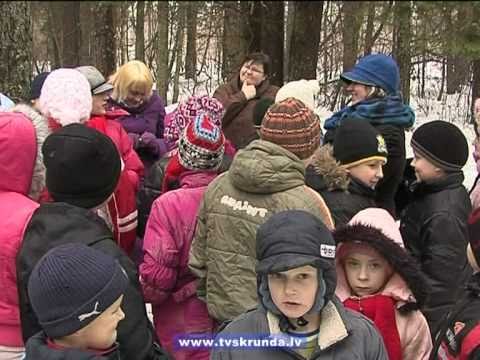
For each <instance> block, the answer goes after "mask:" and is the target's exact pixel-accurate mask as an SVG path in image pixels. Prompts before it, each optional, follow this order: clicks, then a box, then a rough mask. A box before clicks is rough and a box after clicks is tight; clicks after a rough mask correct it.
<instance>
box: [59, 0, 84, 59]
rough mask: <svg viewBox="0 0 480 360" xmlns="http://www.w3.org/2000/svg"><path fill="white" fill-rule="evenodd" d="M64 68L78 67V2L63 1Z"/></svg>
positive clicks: (79, 36)
mask: <svg viewBox="0 0 480 360" xmlns="http://www.w3.org/2000/svg"><path fill="white" fill-rule="evenodd" d="M62 4H63V19H62V20H63V61H62V66H64V67H75V66H79V65H80V38H81V35H80V1H63V2H62Z"/></svg>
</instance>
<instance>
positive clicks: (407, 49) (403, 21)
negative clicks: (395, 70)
mask: <svg viewBox="0 0 480 360" xmlns="http://www.w3.org/2000/svg"><path fill="white" fill-rule="evenodd" d="M411 15H412V8H411V4H410V2H409V1H397V2H395V8H394V15H393V16H394V20H395V21H394V29H393V56H394V58H395V59H396V60H397V63H398V67H399V69H400V84H401V85H400V90H401V93H402V95H403V100H404V102H405V103H406V104H409V103H410V69H411V43H410V40H411V37H412V33H411V20H410V19H411Z"/></svg>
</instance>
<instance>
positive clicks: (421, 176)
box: [410, 151, 445, 183]
mask: <svg viewBox="0 0 480 360" xmlns="http://www.w3.org/2000/svg"><path fill="white" fill-rule="evenodd" d="M413 154H414V157H413V160H412V162H411V164H410V165H411V166H412V167H413V168H414V169H415V176H416V178H417V181H418V182H425V183H428V182H432V181H434V180H436V179H439V178H441V177H443V175H444V174H445V172H444V171H443V170H442V169H440V168H438V167H436V166H435V165H433V164H432V163H431V162H430V161H428V160H427V159H426V158H424V157H422V156H420V155H419V154H418V153H416V152H415V151H414V152H413Z"/></svg>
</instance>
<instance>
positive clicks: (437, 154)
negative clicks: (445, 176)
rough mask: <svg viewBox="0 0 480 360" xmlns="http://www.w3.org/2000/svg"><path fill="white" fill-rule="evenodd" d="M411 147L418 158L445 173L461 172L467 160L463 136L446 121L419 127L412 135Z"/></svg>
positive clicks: (466, 148) (466, 147)
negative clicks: (420, 157)
mask: <svg viewBox="0 0 480 360" xmlns="http://www.w3.org/2000/svg"><path fill="white" fill-rule="evenodd" d="M447 144H448V146H447ZM411 145H412V148H413V150H414V151H415V152H417V153H418V154H419V155H420V156H422V157H425V158H426V159H428V160H429V161H430V162H431V163H432V164H434V165H435V166H437V167H439V168H440V169H443V170H445V171H461V170H462V167H463V166H464V165H465V163H466V162H467V160H468V143H467V139H465V135H463V133H462V132H461V130H460V129H459V128H458V127H456V126H455V125H453V124H451V123H449V122H446V121H442V120H435V121H431V122H428V123H426V124H423V125H422V126H420V127H419V128H418V129H417V130H415V132H414V133H413V135H412V140H411Z"/></svg>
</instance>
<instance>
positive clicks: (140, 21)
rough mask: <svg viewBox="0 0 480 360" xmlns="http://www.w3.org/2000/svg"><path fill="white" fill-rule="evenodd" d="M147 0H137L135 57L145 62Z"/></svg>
mask: <svg viewBox="0 0 480 360" xmlns="http://www.w3.org/2000/svg"><path fill="white" fill-rule="evenodd" d="M144 30H145V2H144V1H137V17H136V22H135V59H137V60H140V61H143V62H145V34H144Z"/></svg>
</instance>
